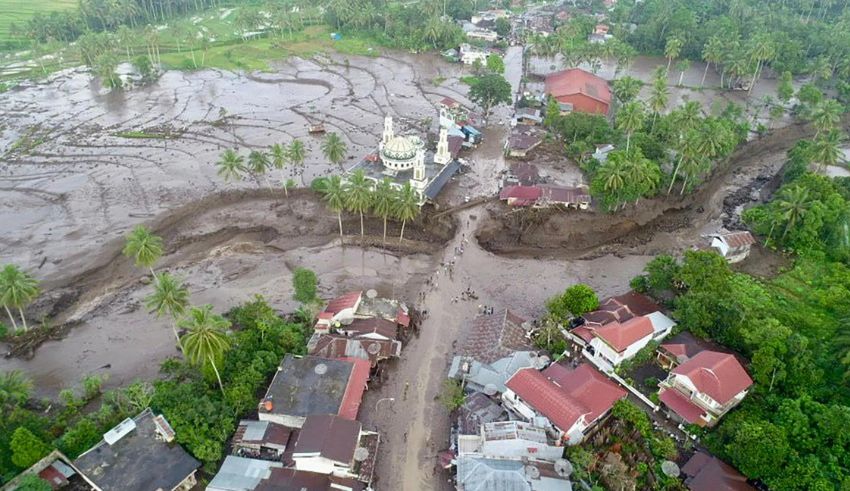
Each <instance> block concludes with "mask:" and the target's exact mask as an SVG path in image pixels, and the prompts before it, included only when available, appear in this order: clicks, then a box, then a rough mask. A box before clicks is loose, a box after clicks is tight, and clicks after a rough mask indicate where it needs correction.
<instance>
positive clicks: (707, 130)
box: [697, 118, 735, 159]
mask: <svg viewBox="0 0 850 491" xmlns="http://www.w3.org/2000/svg"><path fill="white" fill-rule="evenodd" d="M697 136H698V140H699V141H698V144H697V146H698V148H699V150H698V151H699V153H701V154H703V155H705V156H706V157H708V158H711V159H713V158H716V157H718V156H720V155H721V154H723V153H724V152H725V151H726V149H727V148H729V147H730V145H731V144H732V140H733V138H734V137H735V135H734V134H732V131H731V130H729V128H727V127H726V126H724V125H723V124H722V123H720V122H719V121H717V120H716V119H713V118H710V119H707V120H706V121H705V122H704V123H703V124H702V126H701V127H700V129H699V133H697Z"/></svg>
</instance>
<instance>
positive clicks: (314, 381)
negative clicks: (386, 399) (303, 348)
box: [258, 354, 370, 428]
mask: <svg viewBox="0 0 850 491" xmlns="http://www.w3.org/2000/svg"><path fill="white" fill-rule="evenodd" d="M369 370H370V363H369V361H367V360H361V359H359V358H342V359H337V360H331V359H328V358H319V357H315V356H295V355H292V354H287V355H286V356H285V357H284V359H283V361H282V362H281V364H280V367H278V369H277V373H275V375H274V378H272V382H271V384H270V385H269V388H268V390H267V391H266V395H265V397H263V400H262V401H261V402H260V404H259V408H258V411H259V415H258V417H259V420H260V421H270V422H273V423H277V424H280V425H283V426H288V427H291V428H301V426H302V425H303V424H304V421H305V420H306V419H307V417H308V416H310V415H312V414H334V415H338V416H341V417H342V418H345V419H350V420H354V419H357V413H358V411H359V409H360V401H361V400H362V398H363V392H364V391H365V390H366V383H367V382H368V380H369Z"/></svg>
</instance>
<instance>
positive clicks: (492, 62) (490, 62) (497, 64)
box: [487, 55, 505, 75]
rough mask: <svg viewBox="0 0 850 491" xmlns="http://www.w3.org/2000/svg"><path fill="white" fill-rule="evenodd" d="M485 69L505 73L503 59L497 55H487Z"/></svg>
mask: <svg viewBox="0 0 850 491" xmlns="http://www.w3.org/2000/svg"><path fill="white" fill-rule="evenodd" d="M487 70H488V71H490V72H491V73H498V74H499V75H501V74H503V73H505V61H504V60H502V57H501V56H499V55H490V56H488V57H487Z"/></svg>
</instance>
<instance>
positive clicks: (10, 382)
mask: <svg viewBox="0 0 850 491" xmlns="http://www.w3.org/2000/svg"><path fill="white" fill-rule="evenodd" d="M32 387H33V385H32V380H30V379H28V378H27V377H26V375H24V372H22V371H20V370H10V371H8V372H3V374H2V375H0V407H6V406H16V405H20V404H23V403H24V402H26V401H27V400H28V399H29V398H30V394H31V393H32Z"/></svg>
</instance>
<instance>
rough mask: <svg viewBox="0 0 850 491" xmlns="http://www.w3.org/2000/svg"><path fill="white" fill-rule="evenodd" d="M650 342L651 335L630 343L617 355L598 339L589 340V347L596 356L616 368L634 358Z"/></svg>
mask: <svg viewBox="0 0 850 491" xmlns="http://www.w3.org/2000/svg"><path fill="white" fill-rule="evenodd" d="M651 340H652V334H650V335H648V336H645V337H643V338H641V339H639V340H638V341H637V342H635V343H632V344H631V345H630V346H629V347H628V348H626V349H625V351H623V352H622V353H618V352H617V351H615V350H614V348H612V347H611V346H609V345H608V344H606V343H605V342H604V341H602V340H601V339H599V338H593V339H591V340H590V345H591V346H593V349H594V350H596V356H601V357H602V358H603V359H604V360H605V361H607V362H609V363H610V364H611V365H613V366H617V365H619V364H620V363H622V362H624V361H626V360H628V359H629V358H631V357H633V356H635V355H636V354H637V352H638V351H640V350H641V349H643V348H644V347H645V346H646V345H647V344H649V342H650V341H651Z"/></svg>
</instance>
